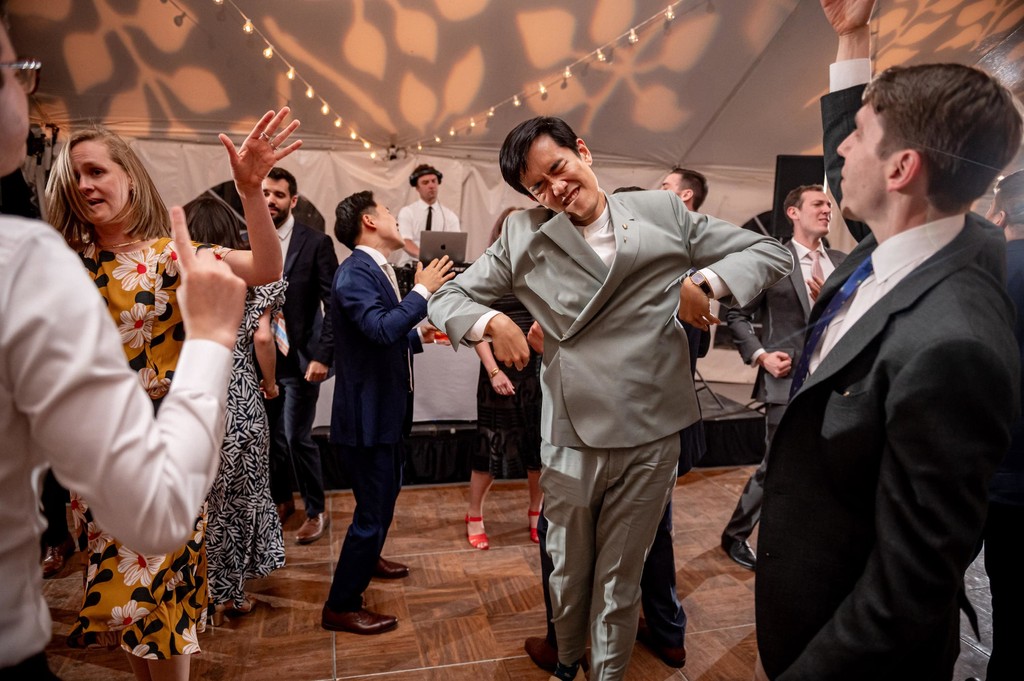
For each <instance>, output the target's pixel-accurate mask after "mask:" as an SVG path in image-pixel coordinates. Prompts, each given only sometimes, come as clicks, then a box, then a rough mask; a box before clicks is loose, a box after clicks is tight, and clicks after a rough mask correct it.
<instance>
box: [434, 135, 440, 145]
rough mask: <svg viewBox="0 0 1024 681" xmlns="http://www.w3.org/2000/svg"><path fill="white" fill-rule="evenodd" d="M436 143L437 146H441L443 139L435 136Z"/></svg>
mask: <svg viewBox="0 0 1024 681" xmlns="http://www.w3.org/2000/svg"><path fill="white" fill-rule="evenodd" d="M434 142H435V143H436V144H440V143H441V138H440V137H439V136H438V135H434Z"/></svg>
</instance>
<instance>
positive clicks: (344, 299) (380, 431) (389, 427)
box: [331, 249, 427, 447]
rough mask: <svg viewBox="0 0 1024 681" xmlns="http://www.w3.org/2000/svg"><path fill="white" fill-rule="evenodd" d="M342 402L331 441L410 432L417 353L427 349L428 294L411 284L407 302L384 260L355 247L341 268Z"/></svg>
mask: <svg viewBox="0 0 1024 681" xmlns="http://www.w3.org/2000/svg"><path fill="white" fill-rule="evenodd" d="M331 301H332V310H333V312H334V315H333V321H334V341H335V342H334V347H335V352H334V369H335V371H336V375H335V382H334V404H333V406H332V408H331V442H332V443H334V444H339V445H347V446H351V447H372V446H375V445H380V444H395V443H397V442H400V441H401V439H402V428H403V424H404V422H405V410H406V401H407V398H408V394H409V392H410V390H411V387H412V386H411V377H410V371H411V369H412V353H413V352H422V351H423V345H422V344H421V343H420V340H419V334H418V333H417V332H416V329H415V328H414V327H415V326H416V324H418V323H419V322H420V320H422V319H423V318H424V317H426V315H427V301H426V300H424V298H423V296H421V295H420V294H418V293H412V292H410V293H409V295H407V296H406V297H405V299H404V300H402V301H401V302H399V301H398V296H396V295H395V291H394V289H393V288H392V287H391V282H390V281H388V277H387V275H386V274H384V270H382V269H381V267H380V265H378V264H377V263H375V262H374V261H373V258H371V257H370V255H369V254H368V253H366V252H365V251H361V250H358V249H357V250H355V251H353V252H352V255H350V256H349V257H348V258H346V259H345V261H344V262H342V263H341V266H340V267H339V268H338V272H337V274H335V276H334V286H333V288H332V290H331Z"/></svg>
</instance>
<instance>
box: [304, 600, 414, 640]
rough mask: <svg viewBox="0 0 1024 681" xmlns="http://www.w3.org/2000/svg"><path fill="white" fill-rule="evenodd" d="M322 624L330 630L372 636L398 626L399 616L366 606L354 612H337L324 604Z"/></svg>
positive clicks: (321, 616)
mask: <svg viewBox="0 0 1024 681" xmlns="http://www.w3.org/2000/svg"><path fill="white" fill-rule="evenodd" d="M320 626H321V627H323V628H324V629H326V630H328V631H347V632H348V633H350V634H361V635H363V636H370V635H373V634H383V633H384V632H385V631H391V630H392V629H394V628H395V627H396V626H398V618H397V617H392V616H391V615H381V614H378V613H375V612H371V611H370V610H367V609H365V608H362V609H360V610H355V611H352V612H337V611H335V610H331V609H330V608H329V607H328V606H327V604H326V603H325V604H324V609H323V612H322V613H321V615H320Z"/></svg>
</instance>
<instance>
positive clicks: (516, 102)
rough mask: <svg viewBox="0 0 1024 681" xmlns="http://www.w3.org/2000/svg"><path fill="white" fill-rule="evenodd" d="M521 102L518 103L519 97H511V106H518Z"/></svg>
mask: <svg viewBox="0 0 1024 681" xmlns="http://www.w3.org/2000/svg"><path fill="white" fill-rule="evenodd" d="M520 104H522V102H520V101H519V95H515V96H513V97H512V106H519V105H520Z"/></svg>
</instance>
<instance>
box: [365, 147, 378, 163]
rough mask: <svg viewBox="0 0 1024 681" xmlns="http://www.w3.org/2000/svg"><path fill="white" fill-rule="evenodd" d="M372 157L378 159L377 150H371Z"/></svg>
mask: <svg viewBox="0 0 1024 681" xmlns="http://www.w3.org/2000/svg"><path fill="white" fill-rule="evenodd" d="M367 146H369V145H367ZM370 158H372V159H374V160H376V159H377V152H376V151H371V152H370Z"/></svg>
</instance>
